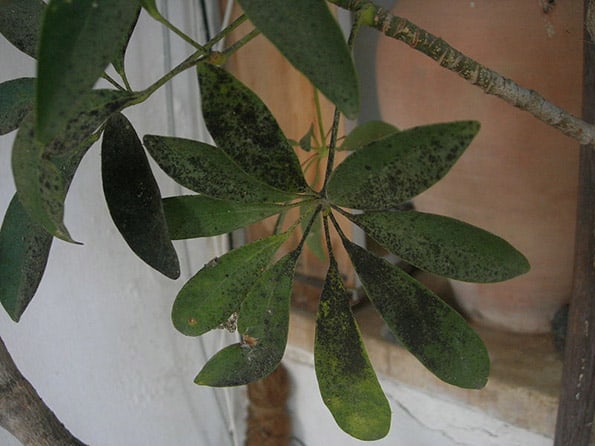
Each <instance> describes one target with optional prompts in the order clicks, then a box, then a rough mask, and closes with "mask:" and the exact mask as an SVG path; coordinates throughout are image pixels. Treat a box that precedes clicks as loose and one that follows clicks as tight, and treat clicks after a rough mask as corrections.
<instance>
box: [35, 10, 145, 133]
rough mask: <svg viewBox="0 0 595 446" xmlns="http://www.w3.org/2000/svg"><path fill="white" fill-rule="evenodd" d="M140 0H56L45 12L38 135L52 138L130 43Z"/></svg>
mask: <svg viewBox="0 0 595 446" xmlns="http://www.w3.org/2000/svg"><path fill="white" fill-rule="evenodd" d="M138 5H139V3H138V1H135V0H130V1H125V2H122V1H119V0H101V1H95V0H53V1H52V2H51V4H50V5H49V6H48V8H47V11H46V13H45V15H44V21H43V27H42V32H41V38H40V43H39V52H38V66H37V77H38V80H37V105H36V113H37V115H36V135H37V137H38V138H39V139H40V141H42V142H44V143H49V142H50V141H51V140H52V139H54V138H55V137H56V136H57V135H58V134H60V133H61V132H62V130H63V129H64V128H65V127H66V125H67V123H68V122H69V121H70V120H71V119H72V118H73V117H75V116H76V115H77V113H78V112H79V110H80V109H79V106H80V102H81V101H83V100H85V97H86V95H87V94H88V92H89V91H90V90H91V89H92V87H93V85H94V84H95V82H96V81H97V79H99V77H100V76H101V74H102V73H103V71H104V70H105V68H106V66H107V65H108V64H109V63H110V62H111V61H112V60H113V59H114V58H115V56H116V54H117V53H118V51H120V50H121V48H122V47H123V46H124V45H125V43H126V41H127V39H128V36H129V31H130V28H131V27H132V25H133V24H134V22H135V20H136V17H137V13H138Z"/></svg>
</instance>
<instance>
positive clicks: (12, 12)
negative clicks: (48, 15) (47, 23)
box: [0, 0, 45, 57]
mask: <svg viewBox="0 0 595 446" xmlns="http://www.w3.org/2000/svg"><path fill="white" fill-rule="evenodd" d="M44 10H45V3H44V2H43V1H41V0H2V1H0V33H1V34H2V35H3V36H4V37H6V39H7V40H8V41H9V42H10V43H12V44H13V45H14V46H15V47H17V48H18V49H19V50H21V51H22V52H23V53H25V54H28V55H29V56H31V57H36V55H37V42H38V39H39V31H40V29H41V21H42V19H43V13H44Z"/></svg>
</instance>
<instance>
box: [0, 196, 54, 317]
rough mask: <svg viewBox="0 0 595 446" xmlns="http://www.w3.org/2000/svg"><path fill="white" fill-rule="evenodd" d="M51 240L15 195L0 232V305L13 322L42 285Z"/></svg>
mask: <svg viewBox="0 0 595 446" xmlns="http://www.w3.org/2000/svg"><path fill="white" fill-rule="evenodd" d="M52 240H53V237H52V236H51V235H50V234H49V233H48V232H47V231H45V230H44V229H43V228H42V227H40V226H39V225H37V224H36V223H34V222H33V221H32V220H31V219H30V218H29V215H28V214H27V212H26V211H25V209H24V208H23V206H22V205H21V203H20V201H19V200H18V198H17V196H16V195H15V196H14V197H13V198H12V200H11V202H10V204H9V206H8V209H7V211H6V215H5V216H4V222H3V223H2V228H1V229H0V301H1V302H2V305H3V306H4V309H5V310H6V312H7V313H8V314H9V316H10V317H11V318H12V319H13V320H14V321H15V322H18V321H19V319H20V318H21V316H22V314H23V312H24V311H25V309H26V308H27V305H29V302H31V299H33V296H34V294H35V291H36V290H37V287H38V286H39V283H40V282H41V278H42V276H43V272H44V270H45V266H46V264H47V260H48V256H49V252H50V247H51V245H52Z"/></svg>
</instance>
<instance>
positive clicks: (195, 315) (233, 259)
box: [172, 233, 289, 336]
mask: <svg viewBox="0 0 595 446" xmlns="http://www.w3.org/2000/svg"><path fill="white" fill-rule="evenodd" d="M288 237H289V233H285V234H279V235H273V236H270V237H267V238H264V239H261V240H258V241H256V242H252V243H250V244H248V245H244V246H242V247H240V248H237V249H234V250H233V251H230V252H228V253H227V254H225V255H224V256H222V257H220V258H218V259H213V260H211V261H210V262H209V263H208V264H207V265H205V266H204V267H203V268H202V269H201V270H200V271H199V272H198V273H196V274H195V275H194V277H192V278H191V279H190V280H189V281H188V282H186V284H185V285H184V287H183V288H182V289H181V290H180V292H179V293H178V296H177V297H176V300H175V302H174V306H173V309H172V320H173V323H174V326H175V327H176V328H177V329H178V330H179V331H180V332H181V333H183V334H185V335H187V336H200V335H201V334H204V333H206V332H207V331H209V330H212V329H213V328H216V327H217V326H219V324H222V323H223V322H225V321H226V320H227V319H228V318H229V317H230V315H231V314H232V313H233V312H234V311H238V310H239V309H240V305H241V304H242V302H243V301H244V299H245V298H246V295H247V293H248V291H249V290H250V288H252V286H253V285H254V284H255V283H256V282H257V281H258V278H259V277H260V276H261V275H262V274H263V272H264V271H265V270H266V269H267V267H268V265H269V263H270V262H271V259H272V257H273V255H274V254H275V252H276V251H277V249H279V247H280V246H281V244H283V242H284V241H285V240H287V238H288Z"/></svg>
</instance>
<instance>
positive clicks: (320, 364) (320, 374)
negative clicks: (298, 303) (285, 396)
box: [314, 258, 391, 440]
mask: <svg viewBox="0 0 595 446" xmlns="http://www.w3.org/2000/svg"><path fill="white" fill-rule="evenodd" d="M314 365H315V369H316V378H317V379H318V387H319V388H320V394H321V395H322V399H323V400H324V403H325V404H326V405H327V407H328V408H329V410H330V412H331V413H332V415H333V417H334V418H335V421H336V422H337V424H338V425H339V427H341V429H343V430H344V431H345V432H347V433H348V434H349V435H351V436H353V437H356V438H359V439H360V440H378V439H380V438H383V437H384V436H386V434H387V433H388V430H389V429H390V420H391V409H390V406H389V404H388V401H387V399H386V396H385V395H384V392H383V391H382V388H381V387H380V384H379V383H378V378H377V377H376V373H374V369H373V368H372V366H371V364H370V360H369V359H368V355H367V353H366V350H365V347H364V344H363V342H362V337H361V333H360V331H359V328H358V326H357V323H356V322H355V320H354V318H353V313H352V312H351V308H350V306H349V296H348V294H347V292H346V291H345V289H344V287H343V283H342V281H341V276H340V274H339V271H338V269H337V264H336V262H335V260H334V259H333V258H331V263H330V268H329V271H328V274H327V276H326V281H325V284H324V288H323V290H322V296H321V298H320V305H319V309H318V315H317V319H316V337H315V341H314Z"/></svg>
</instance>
